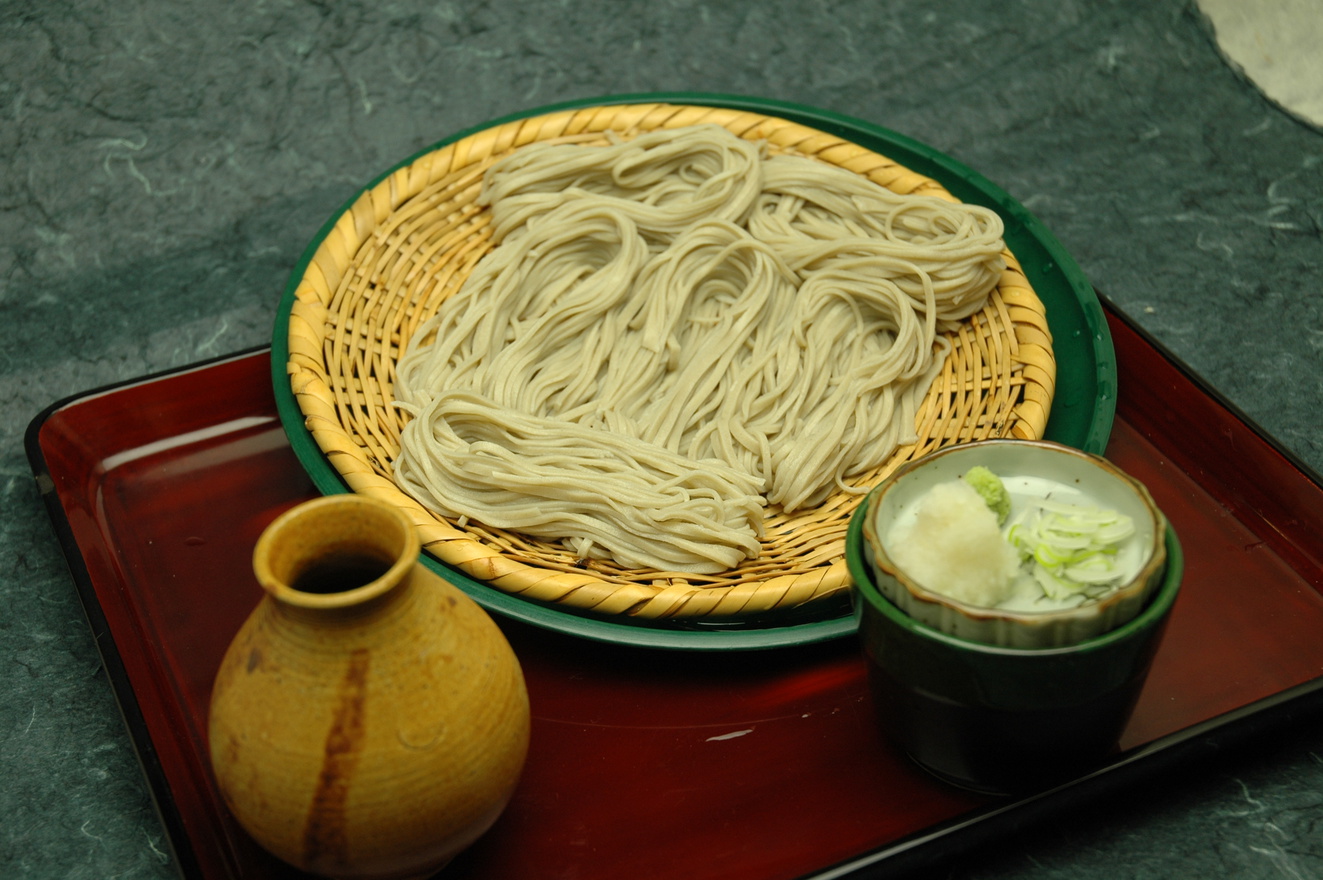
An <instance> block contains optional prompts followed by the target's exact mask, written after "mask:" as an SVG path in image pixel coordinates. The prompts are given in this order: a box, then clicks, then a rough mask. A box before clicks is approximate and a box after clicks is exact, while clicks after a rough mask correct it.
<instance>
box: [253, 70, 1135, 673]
mask: <svg viewBox="0 0 1323 880" xmlns="http://www.w3.org/2000/svg"><path fill="white" fill-rule="evenodd" d="M632 103H663V104H688V105H695V106H706V107H720V108H726V109H733V110H744V111H749V112H755V113H762V114H766V115H769V116H778V117H780V118H783V119H787V120H789V121H792V122H796V123H799V124H801V125H806V126H810V127H813V128H817V129H820V130H822V131H825V132H827V133H829V134H834V135H837V136H839V137H843V138H846V139H848V140H851V141H854V142H856V143H859V144H860V145H861V146H865V147H868V148H870V149H874V150H875V151H877V152H879V153H882V154H883V155H885V156H887V158H890V159H893V160H895V161H896V162H898V163H900V164H901V165H903V166H905V167H906V168H908V169H910V170H912V171H915V172H917V173H920V174H924V175H926V176H928V177H931V178H933V179H934V180H936V181H937V182H938V183H940V184H942V186H944V187H945V188H946V189H947V190H948V191H949V192H951V193H952V194H953V195H954V196H956V197H957V198H959V199H961V200H962V201H966V202H969V203H971V204H979V205H983V206H984V207H988V208H991V209H993V210H995V211H997V213H998V214H999V215H1001V216H1002V219H1003V221H1004V222H1005V223H1006V235H1005V239H1006V244H1007V247H1008V248H1009V249H1010V250H1011V252H1012V253H1013V254H1015V257H1016V259H1017V261H1019V263H1020V264H1021V267H1022V268H1023V269H1024V272H1025V275H1026V277H1027V278H1028V279H1029V281H1030V283H1031V285H1033V287H1034V291H1035V293H1036V294H1038V295H1039V297H1040V300H1042V299H1043V292H1044V289H1050V290H1051V291H1052V293H1051V296H1050V298H1058V295H1059V291H1058V288H1060V287H1064V288H1065V289H1066V290H1067V291H1068V292H1069V293H1070V294H1072V295H1073V296H1067V297H1064V299H1065V304H1066V305H1074V306H1077V307H1078V308H1077V310H1070V312H1069V314H1067V310H1066V309H1063V308H1062V307H1061V305H1062V304H1061V303H1058V307H1057V308H1056V309H1053V308H1051V303H1049V302H1047V301H1046V300H1045V301H1044V310H1045V313H1046V317H1047V321H1048V327H1049V329H1050V330H1051V332H1052V336H1053V339H1054V342H1055V344H1054V346H1053V353H1054V356H1055V357H1056V358H1057V394H1056V395H1055V396H1054V399H1053V407H1052V411H1051V413H1049V416H1048V422H1047V426H1046V429H1045V431H1044V437H1045V438H1048V439H1056V440H1058V441H1059V442H1063V443H1067V444H1068V445H1072V446H1077V447H1079V448H1081V449H1083V450H1085V451H1086V452H1093V453H1095V454H1099V455H1101V454H1102V453H1103V451H1104V449H1105V448H1106V445H1107V439H1108V437H1109V436H1110V434H1111V428H1112V423H1113V421H1114V418H1115V413H1116V355H1115V349H1114V348H1113V346H1112V339H1111V332H1110V330H1109V328H1108V326H1107V321H1106V317H1105V316H1104V314H1103V310H1102V305H1101V303H1100V302H1099V300H1098V297H1097V294H1096V293H1095V292H1094V289H1093V287H1092V285H1091V284H1090V283H1089V282H1088V280H1087V278H1086V277H1085V276H1084V273H1083V270H1082V269H1080V267H1079V265H1078V264H1077V263H1076V262H1075V260H1074V258H1073V257H1071V256H1070V254H1069V253H1068V252H1067V251H1066V250H1065V248H1064V247H1063V246H1062V245H1061V243H1060V242H1059V241H1058V240H1057V239H1056V237H1055V236H1054V235H1052V233H1051V232H1050V231H1049V230H1048V229H1047V228H1046V227H1045V226H1044V225H1043V224H1042V223H1041V222H1040V221H1039V220H1038V219H1037V218H1036V217H1035V216H1034V215H1033V214H1032V213H1031V212H1029V211H1028V209H1026V208H1025V207H1024V206H1023V205H1021V204H1020V203H1019V202H1018V201H1017V200H1015V199H1014V198H1012V197H1011V195H1010V194H1009V193H1008V192H1006V191H1005V190H1003V189H1002V188H1001V187H999V186H997V185H996V184H994V183H993V182H992V181H991V180H989V179H988V178H986V177H984V176H983V175H981V174H979V173H978V172H977V171H975V170H974V169H972V168H970V167H968V166H966V165H964V164H963V163H961V162H959V161H957V160H956V159H953V158H951V157H950V156H947V155H945V154H944V153H942V152H940V151H938V150H936V149H935V148H933V147H930V146H927V145H926V144H923V143H921V142H919V141H917V140H914V139H912V138H909V137H907V136H905V135H903V134H900V133H899V132H895V131H892V130H891V129H887V128H885V127H883V126H880V125H877V124H874V123H871V122H867V121H865V120H862V119H857V118H854V117H851V116H846V115H844V114H841V113H838V112H836V111H832V110H824V109H820V108H815V107H810V106H806V105H801V104H796V103H791V102H787V101H781V100H776V99H770V98H758V97H748V96H739V95H728V94H721V93H705V92H645V93H626V94H618V95H609V96H604V97H596V98H580V99H575V100H570V101H563V102H558V103H554V104H548V105H543V106H538V107H533V108H528V109H525V110H520V111H517V112H514V113H510V114H507V115H505V116H501V117H498V118H495V119H491V120H488V121H485V122H481V123H479V124H477V125H474V126H470V127H468V128H465V129H462V130H460V131H458V132H456V133H454V134H451V135H448V136H447V137H445V138H443V139H442V140H439V141H436V142H434V143H432V144H430V145H428V146H426V147H424V148H422V149H421V150H418V151H416V152H415V153H413V154H412V155H410V156H408V157H406V158H404V159H402V160H401V161H399V162H396V163H395V164H393V165H392V166H390V167H389V168H387V169H386V170H385V171H383V172H382V173H381V174H379V175H377V176H376V177H375V178H373V179H372V180H370V181H369V182H368V183H367V184H365V185H364V186H362V187H360V188H359V189H357V190H356V191H355V192H354V193H353V194H352V195H351V196H350V197H349V198H348V199H346V200H345V202H344V203H343V204H342V205H341V206H340V208H339V209H338V210H336V211H335V212H333V213H332V214H331V216H330V217H329V218H328V219H327V220H326V222H325V223H323V224H322V226H321V228H320V229H319V230H318V232H317V233H316V235H315V236H314V237H313V238H312V239H311V240H310V241H309V243H308V245H307V246H306V247H305V248H304V250H303V253H302V254H301V255H300V257H299V260H298V262H297V263H296V264H295V266H294V268H293V269H292V270H291V272H290V275H289V279H288V281H287V282H286V285H285V288H284V291H283V293H282V295H281V297H280V300H279V303H278V305H277V307H276V317H275V321H274V322H273V328H272V339H271V375H272V386H273V391H274V395H275V402H276V411H277V415H278V416H279V419H280V423H281V426H282V427H283V429H284V431H285V435H286V437H287V439H288V440H289V443H290V446H291V448H292V449H293V451H294V454H295V457H296V458H297V459H298V461H299V463H300V465H302V467H303V468H304V470H305V471H306V472H307V474H308V476H309V478H310V479H311V480H312V482H313V485H314V486H315V487H316V488H317V490H318V491H319V492H321V493H323V494H327V495H329V494H339V493H348V492H350V491H351V490H350V489H349V487H348V486H347V485H346V484H345V482H344V480H343V478H342V477H341V476H340V474H339V473H338V472H337V471H336V470H335V469H334V467H333V466H332V465H331V464H330V462H329V460H328V459H327V457H326V455H325V453H324V452H322V450H321V448H320V447H319V446H317V444H316V442H315V440H314V439H313V437H312V434H311V432H309V431H308V430H307V428H306V427H305V426H304V416H303V412H302V410H301V409H300V408H299V407H298V403H297V400H296V398H295V396H294V393H293V390H292V388H291V387H290V383H289V376H288V373H287V369H286V365H287V363H288V361H289V318H290V312H291V309H292V306H293V303H294V294H295V290H296V289H297V287H298V285H299V283H300V281H301V279H302V278H303V275H304V273H305V272H306V271H307V268H308V266H309V265H310V264H311V262H312V260H313V257H314V255H315V254H316V252H317V250H318V248H319V247H320V246H321V244H322V242H323V241H324V240H325V239H326V237H327V236H328V235H329V234H330V233H331V230H332V229H333V228H334V227H335V225H336V223H337V222H338V221H339V220H340V217H341V216H342V215H343V214H344V213H345V212H346V211H348V210H349V209H350V208H351V207H352V205H353V204H354V202H355V201H357V200H358V198H359V197H360V196H361V195H362V194H363V193H364V192H366V191H368V190H370V189H372V188H373V187H375V186H376V185H377V184H379V183H380V182H382V181H383V180H385V179H386V178H387V177H389V176H390V175H391V174H393V173H395V172H396V171H397V170H398V169H400V168H402V167H405V166H407V165H409V164H411V163H413V162H414V161H416V160H417V159H419V158H420V157H422V156H425V155H427V154H428V153H431V152H433V151H435V150H438V149H440V148H442V147H445V146H447V145H449V144H452V143H454V142H456V141H458V140H461V139H463V138H465V137H468V136H470V135H472V134H476V133H478V132H481V131H483V130H485V129H488V128H491V127H493V126H497V125H503V124H506V123H509V122H514V121H517V120H520V119H528V118H531V117H535V116H541V115H544V114H547V113H555V112H558V111H564V110H576V109H583V108H585V107H593V106H606V105H615V104H632ZM1044 279H1055V283H1053V284H1051V285H1047V286H1046V287H1045V286H1044V284H1043V280H1044ZM1054 312H1055V313H1056V314H1055V320H1054ZM1063 339H1068V340H1079V341H1080V342H1081V343H1082V344H1081V345H1074V346H1070V347H1066V348H1063V347H1062V346H1061V344H1060V340H1063ZM1086 347H1087V348H1089V349H1091V354H1092V357H1091V358H1090V357H1088V356H1085V355H1084V354H1083V353H1082V352H1081V349H1082V348H1086ZM1063 355H1065V357H1064V358H1063ZM1063 373H1064V374H1067V375H1069V376H1070V377H1071V380H1072V381H1074V382H1078V383H1081V384H1083V385H1084V386H1086V387H1084V388H1081V389H1080V394H1079V398H1080V400H1081V401H1083V400H1086V399H1089V398H1090V397H1091V398H1092V401H1093V407H1092V410H1091V411H1089V412H1069V413H1066V412H1063V411H1062V409H1061V408H1058V406H1057V405H1056V403H1057V400H1058V399H1060V390H1061V385H1062V382H1061V379H1062V375H1063ZM1090 392H1091V393H1090ZM1079 408H1080V406H1079V404H1075V405H1073V406H1071V407H1066V408H1065V409H1070V410H1074V409H1079ZM1061 435H1068V436H1061ZM420 558H421V560H422V562H423V564H424V565H425V566H426V567H427V568H429V569H431V570H432V571H434V572H436V573H437V574H439V575H441V576H442V577H444V578H446V579H447V580H449V581H450V582H451V583H453V584H455V586H457V587H459V588H460V589H461V590H463V591H464V592H465V593H466V594H468V595H469V596H470V597H471V598H473V599H474V600H475V601H476V602H478V604H479V605H481V606H483V607H484V608H486V609H487V610H488V611H491V612H495V613H497V614H500V615H502V616H504V617H508V618H512V619H514V620H518V621H521V622H523V623H527V624H530V625H532V626H536V627H541V628H546V629H552V630H557V631H559V632H562V633H565V634H568V635H573V636H577V637H579V638H584V639H588V640H592V641H599V642H608V643H612V644H618V645H632V646H635V647H641V648H663V649H673V650H701V651H736V650H738V651H744V650H764V649H770V648H781V647H790V646H795V645H808V644H815V643H818V642H824V641H830V640H833V639H838V638H842V637H845V636H848V635H851V634H853V633H854V632H855V628H856V622H855V619H854V616H853V614H851V613H850V612H849V610H848V609H846V610H845V611H844V612H843V613H842V615H841V616H839V617H830V618H827V619H824V620H813V621H809V622H802V623H790V624H786V625H780V626H765V627H754V626H748V625H743V626H741V625H738V624H736V625H721V624H702V623H692V622H689V623H686V624H685V625H684V628H679V627H677V626H676V625H675V624H673V623H671V624H669V625H668V623H667V622H666V621H648V622H646V623H643V622H632V621H622V620H617V619H608V618H604V617H595V616H590V615H588V614H585V613H579V612H576V611H574V610H571V609H566V608H561V607H554V606H551V605H547V604H544V603H539V602H534V601H531V600H528V599H525V598H522V597H519V596H516V595H513V594H510V593H506V592H504V591H501V590H499V589H497V588H495V587H491V586H489V585H487V584H483V583H481V582H480V581H477V580H475V579H473V578H471V577H469V576H468V575H467V574H464V573H463V572H461V571H459V570H457V569H455V568H453V567H451V566H449V565H447V564H446V563H444V562H442V561H441V560H439V559H437V558H436V557H434V556H432V555H431V554H428V553H423V554H422V556H421V557H420Z"/></svg>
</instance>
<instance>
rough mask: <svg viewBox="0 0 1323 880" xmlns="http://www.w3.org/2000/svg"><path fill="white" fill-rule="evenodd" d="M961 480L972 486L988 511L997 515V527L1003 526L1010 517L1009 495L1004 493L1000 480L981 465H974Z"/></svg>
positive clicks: (1003, 486) (1004, 488) (1004, 487)
mask: <svg viewBox="0 0 1323 880" xmlns="http://www.w3.org/2000/svg"><path fill="white" fill-rule="evenodd" d="M961 479H963V480H964V481H965V482H966V483H968V484H969V485H970V486H973V487H974V491H975V492H978V494H979V496H980V497H981V498H982V499H983V503H984V504H986V505H988V509H989V510H991V511H992V512H993V513H995V514H997V525H999V526H1000V525H1004V524H1005V523H1006V517H1008V516H1010V515H1011V495H1010V493H1009V492H1007V491H1006V486H1005V485H1004V484H1003V483H1002V481H1001V478H1000V477H998V476H997V475H996V474H994V473H993V472H992V471H990V470H988V469H987V468H985V467H983V465H981V464H976V465H974V466H973V467H972V468H970V469H969V470H967V471H965V474H964V476H963V477H961Z"/></svg>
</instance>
